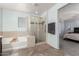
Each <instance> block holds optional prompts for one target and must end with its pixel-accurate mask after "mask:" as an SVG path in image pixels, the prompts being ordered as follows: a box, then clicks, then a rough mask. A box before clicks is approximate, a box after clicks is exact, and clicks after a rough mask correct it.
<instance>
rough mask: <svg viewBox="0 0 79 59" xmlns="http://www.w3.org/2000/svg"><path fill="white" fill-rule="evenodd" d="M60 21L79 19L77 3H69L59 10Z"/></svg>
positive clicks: (78, 5) (78, 4)
mask: <svg viewBox="0 0 79 59" xmlns="http://www.w3.org/2000/svg"><path fill="white" fill-rule="evenodd" d="M59 18H60V20H62V21H63V20H73V19H79V3H69V4H68V5H66V6H64V7H63V8H61V9H60V10H59Z"/></svg>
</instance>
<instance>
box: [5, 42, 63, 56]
mask: <svg viewBox="0 0 79 59" xmlns="http://www.w3.org/2000/svg"><path fill="white" fill-rule="evenodd" d="M4 53H7V55H12V56H63V55H64V53H63V51H62V50H58V49H55V48H53V47H51V46H49V45H48V44H46V43H45V44H41V45H37V46H35V47H32V48H24V49H19V50H11V51H7V52H4ZM4 55H6V54H4Z"/></svg>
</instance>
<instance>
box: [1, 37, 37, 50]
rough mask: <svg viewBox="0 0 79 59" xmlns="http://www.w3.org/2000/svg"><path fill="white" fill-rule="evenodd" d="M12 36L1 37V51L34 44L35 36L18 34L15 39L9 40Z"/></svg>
mask: <svg viewBox="0 0 79 59" xmlns="http://www.w3.org/2000/svg"><path fill="white" fill-rule="evenodd" d="M13 38H14V37H9V38H2V51H7V50H12V49H21V48H27V47H34V46H35V36H29V35H28V36H20V37H17V38H16V41H14V42H11V41H12V40H13Z"/></svg>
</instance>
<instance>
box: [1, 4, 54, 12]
mask: <svg viewBox="0 0 79 59" xmlns="http://www.w3.org/2000/svg"><path fill="white" fill-rule="evenodd" d="M53 5H54V3H0V7H1V8H8V9H13V10H17V11H24V12H29V13H35V12H36V13H38V14H42V13H43V12H44V11H46V10H48V9H49V8H51V7H52V6H53Z"/></svg>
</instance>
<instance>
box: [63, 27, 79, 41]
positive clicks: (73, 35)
mask: <svg viewBox="0 0 79 59" xmlns="http://www.w3.org/2000/svg"><path fill="white" fill-rule="evenodd" d="M64 39H70V40H75V41H79V28H74V32H69V33H66V34H65V35H64Z"/></svg>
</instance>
